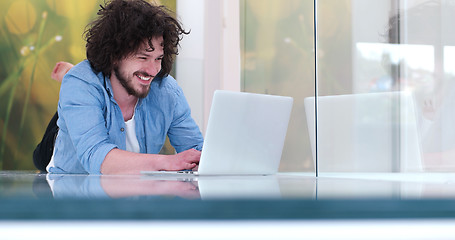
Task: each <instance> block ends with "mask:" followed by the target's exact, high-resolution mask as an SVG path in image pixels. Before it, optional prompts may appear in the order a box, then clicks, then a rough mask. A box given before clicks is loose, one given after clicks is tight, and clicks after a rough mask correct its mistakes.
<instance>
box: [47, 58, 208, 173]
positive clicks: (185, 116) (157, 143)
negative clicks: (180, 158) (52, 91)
mask: <svg viewBox="0 0 455 240" xmlns="http://www.w3.org/2000/svg"><path fill="white" fill-rule="evenodd" d="M58 114H59V119H58V121H57V125H58V127H59V131H58V135H57V138H56V141H55V148H54V166H53V167H50V168H49V172H51V173H91V174H92V173H93V174H99V173H100V167H101V163H102V162H103V160H104V158H105V156H106V155H107V153H108V152H109V151H111V150H112V149H113V148H119V149H123V150H125V149H126V134H125V131H124V130H125V122H124V119H123V115H122V112H121V110H120V107H119V106H118V105H117V103H116V101H115V99H114V95H113V92H112V86H111V82H110V79H109V77H106V76H104V75H103V74H102V73H97V72H94V71H93V69H92V68H91V66H90V63H89V62H88V61H87V60H85V61H83V62H81V63H79V64H78V65H76V66H74V67H73V68H72V69H71V70H70V71H69V72H68V73H67V74H66V75H65V77H64V78H63V81H62V85H61V88H60V99H59V102H58ZM134 120H135V123H136V136H137V139H138V142H139V147H140V152H141V153H155V154H156V153H159V152H160V150H161V148H162V146H163V144H164V142H165V139H166V135H168V136H169V140H170V142H171V144H172V146H173V147H174V148H175V150H176V151H177V152H182V151H185V150H188V149H191V148H195V149H197V150H202V144H203V138H202V134H201V132H200V130H199V128H198V126H197V125H196V123H195V122H194V120H193V119H192V117H191V112H190V108H189V106H188V103H187V101H186V99H185V96H184V95H183V92H182V89H181V88H180V87H179V86H178V85H177V83H176V81H175V79H174V78H172V77H171V76H167V77H164V78H156V79H154V80H153V81H152V83H151V86H150V92H149V94H148V95H147V97H145V98H143V99H140V100H139V101H138V104H137V106H136V109H135V116H134Z"/></svg>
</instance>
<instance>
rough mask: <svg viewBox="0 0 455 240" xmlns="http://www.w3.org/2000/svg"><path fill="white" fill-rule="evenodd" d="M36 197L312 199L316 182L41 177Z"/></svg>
mask: <svg viewBox="0 0 455 240" xmlns="http://www.w3.org/2000/svg"><path fill="white" fill-rule="evenodd" d="M34 178H35V179H34V184H33V186H34V193H35V194H36V195H37V196H40V197H46V196H47V197H53V198H55V199H64V198H74V199H90V198H94V199H98V198H101V199H103V198H132V199H134V198H135V197H178V198H184V199H202V200H208V199H209V200H211V199H281V198H283V194H282V190H283V189H284V190H285V189H287V193H285V196H286V197H292V198H294V197H302V198H307V197H309V198H313V197H314V187H315V184H314V182H315V179H313V178H308V177H294V178H289V179H288V178H285V177H279V176H277V175H266V176H199V177H195V176H185V177H177V176H162V175H157V176H152V175H141V176H137V175H74V174H66V175H65V174H46V175H41V174H38V175H36V176H35V177H34Z"/></svg>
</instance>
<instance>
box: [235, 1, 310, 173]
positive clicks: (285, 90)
mask: <svg viewBox="0 0 455 240" xmlns="http://www.w3.org/2000/svg"><path fill="white" fill-rule="evenodd" d="M240 6H241V13H242V14H241V15H242V19H241V23H242V24H241V45H242V46H241V48H242V53H241V55H242V69H241V70H242V89H241V90H242V91H246V92H255V93H267V94H273V95H284V96H291V97H293V98H294V106H293V109H292V114H291V120H290V123H289V128H288V132H287V138H286V142H285V146H284V150H283V156H282V161H281V165H280V171H305V172H307V171H308V172H313V171H314V170H313V169H314V166H313V158H312V154H311V147H310V143H309V135H308V128H307V123H306V122H307V118H306V114H305V108H304V106H303V105H304V99H305V98H306V97H310V96H314V88H315V84H314V54H313V36H314V34H313V0H303V1H302V0H290V1H285V2H282V1H275V0H265V1H264V0H243V1H241V4H240Z"/></svg>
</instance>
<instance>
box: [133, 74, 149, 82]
mask: <svg viewBox="0 0 455 240" xmlns="http://www.w3.org/2000/svg"><path fill="white" fill-rule="evenodd" d="M136 76H137V77H138V78H140V79H141V80H143V81H149V80H150V79H151V78H152V77H151V76H141V75H138V74H136Z"/></svg>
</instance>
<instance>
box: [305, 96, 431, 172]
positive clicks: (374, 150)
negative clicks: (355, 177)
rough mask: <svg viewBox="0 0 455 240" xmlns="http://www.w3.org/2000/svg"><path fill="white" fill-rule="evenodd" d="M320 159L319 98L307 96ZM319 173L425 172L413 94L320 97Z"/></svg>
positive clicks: (313, 143) (310, 125)
mask: <svg viewBox="0 0 455 240" xmlns="http://www.w3.org/2000/svg"><path fill="white" fill-rule="evenodd" d="M304 104H305V113H306V117H307V122H308V132H309V137H310V142H311V147H312V150H313V160H314V161H315V160H316V159H315V155H316V152H315V149H316V138H315V134H314V132H315V124H314V121H315V114H314V113H315V111H314V109H315V108H314V107H315V103H314V97H309V98H306V99H305V100H304ZM317 116H318V119H317V121H318V170H319V172H410V171H421V170H422V163H421V147H420V141H419V133H418V128H417V121H416V111H415V107H414V101H413V97H412V95H411V94H410V93H408V92H382V93H365V94H350V95H334V96H321V97H318V115H317Z"/></svg>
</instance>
